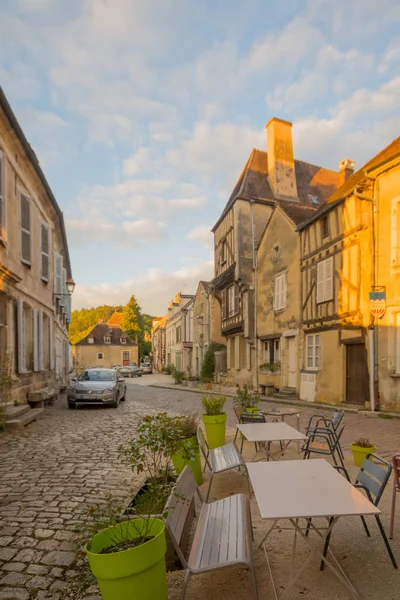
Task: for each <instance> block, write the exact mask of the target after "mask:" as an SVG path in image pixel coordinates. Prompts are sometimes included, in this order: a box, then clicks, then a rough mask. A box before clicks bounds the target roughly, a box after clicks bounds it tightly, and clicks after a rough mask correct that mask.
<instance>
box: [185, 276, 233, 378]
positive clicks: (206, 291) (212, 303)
mask: <svg viewBox="0 0 400 600" xmlns="http://www.w3.org/2000/svg"><path fill="white" fill-rule="evenodd" d="M211 342H218V343H220V344H224V343H225V338H223V337H222V334H221V306H220V304H219V302H218V300H217V299H216V297H215V296H214V294H213V291H212V287H211V285H210V282H208V281H200V282H199V285H198V286H197V291H196V294H195V297H194V303H193V352H192V368H191V374H192V375H193V376H195V377H199V376H200V374H201V367H202V365H203V358H204V355H205V353H206V351H207V348H208V347H209V345H210V343H211Z"/></svg>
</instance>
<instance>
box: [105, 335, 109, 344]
mask: <svg viewBox="0 0 400 600" xmlns="http://www.w3.org/2000/svg"><path fill="white" fill-rule="evenodd" d="M104 343H105V344H111V337H110V336H109V335H105V336H104Z"/></svg>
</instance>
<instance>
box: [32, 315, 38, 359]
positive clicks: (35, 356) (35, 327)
mask: <svg viewBox="0 0 400 600" xmlns="http://www.w3.org/2000/svg"><path fill="white" fill-rule="evenodd" d="M33 370H34V371H39V310H38V309H37V308H34V309H33Z"/></svg>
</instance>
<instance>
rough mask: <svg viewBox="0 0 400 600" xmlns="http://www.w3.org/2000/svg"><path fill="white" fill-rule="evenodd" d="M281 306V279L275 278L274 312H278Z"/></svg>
mask: <svg viewBox="0 0 400 600" xmlns="http://www.w3.org/2000/svg"><path fill="white" fill-rule="evenodd" d="M278 306H279V278H278V277H276V278H275V289H274V310H278Z"/></svg>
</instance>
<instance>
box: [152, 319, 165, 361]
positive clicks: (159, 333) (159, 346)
mask: <svg viewBox="0 0 400 600" xmlns="http://www.w3.org/2000/svg"><path fill="white" fill-rule="evenodd" d="M167 319H168V315H165V316H164V317H157V318H156V319H153V322H152V328H151V347H152V353H153V368H154V369H156V371H161V369H162V368H163V367H165V359H166V331H165V327H166V323H167Z"/></svg>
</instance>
